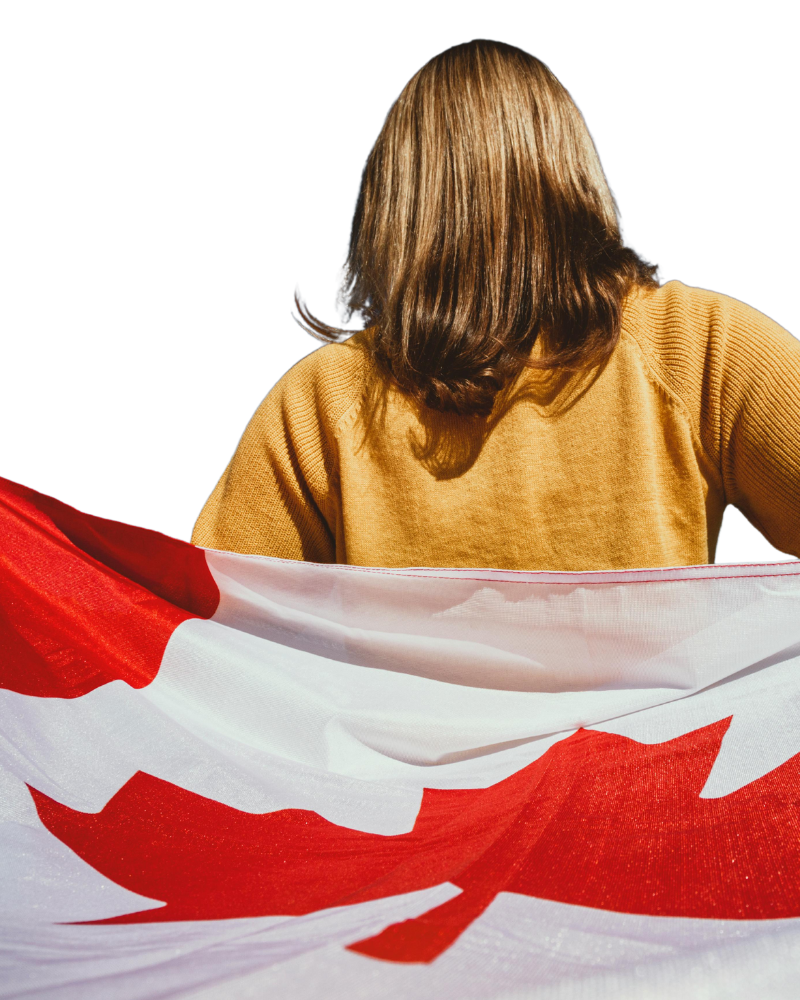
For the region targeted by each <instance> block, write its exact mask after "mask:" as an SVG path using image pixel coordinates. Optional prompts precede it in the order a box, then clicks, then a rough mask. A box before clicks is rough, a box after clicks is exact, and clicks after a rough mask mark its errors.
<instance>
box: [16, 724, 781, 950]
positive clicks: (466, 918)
mask: <svg viewBox="0 0 800 1000" xmlns="http://www.w3.org/2000/svg"><path fill="white" fill-rule="evenodd" d="M729 722H730V720H729V719H725V720H722V721H720V722H717V723H715V724H713V725H711V726H707V727H705V728H703V729H698V730H696V731H695V732H692V733H689V734H687V735H686V736H682V737H680V738H679V739H675V740H671V741H669V742H666V743H660V744H655V745H644V744H641V743H637V742H635V741H634V740H630V739H626V738H625V737H622V736H615V735H610V734H607V733H599V732H593V731H587V730H580V731H578V732H577V733H575V734H573V735H572V736H570V737H569V738H567V739H565V740H562V741H561V742H559V743H556V744H555V745H554V746H553V747H551V748H550V749H549V750H548V751H547V753H546V754H544V756H542V757H541V758H540V759H539V760H537V761H534V762H533V763H532V764H530V765H528V766H527V767H525V768H523V769H522V770H521V771H518V772H517V773H516V774H512V775H511V776H510V777H508V778H506V779H505V780H503V781H500V782H498V783H497V784H495V785H492V786H490V787H488V788H481V789H462V790H438V789H425V791H424V793H423V797H422V803H421V806H420V810H419V814H418V816H417V820H416V822H415V824H414V828H413V830H411V832H409V833H404V834H400V835H397V836H382V835H378V834H372V833H363V832H360V831H358V830H351V829H349V828H347V827H343V826H338V825H336V824H334V823H330V822H328V821H327V820H325V819H323V818H322V817H321V816H319V815H318V814H317V813H315V812H311V811H309V810H305V809H283V810H279V811H277V812H271V813H266V814H260V815H254V814H252V813H246V812H241V811H240V810H238V809H233V808H231V807H230V806H226V805H223V804H221V803H219V802H216V801H214V800H212V799H207V798H204V797H203V796H200V795H196V794H194V793H193V792H189V791H186V790H185V789H182V788H179V787H177V786H175V785H173V784H170V783H169V782H166V781H162V780H160V779H158V778H154V777H152V776H151V775H148V774H145V773H143V772H139V773H137V774H136V775H134V777H133V778H131V780H130V781H129V782H127V784H126V785H124V786H123V787H122V788H121V789H120V791H119V792H118V793H117V794H116V795H115V796H114V797H113V798H112V799H111V800H110V801H109V802H108V804H107V805H106V806H105V808H104V809H103V810H102V811H101V812H99V813H94V814H92V813H81V812H77V811H76V810H73V809H70V808H68V807H67V806H64V805H61V804H60V803H58V802H55V801H54V800H53V799H51V798H48V797H47V796H46V795H43V794H42V793H41V792H38V791H36V790H35V789H31V793H32V795H33V797H34V800H35V802H36V807H37V809H38V811H39V816H40V817H41V819H42V822H43V823H44V824H45V826H46V827H47V828H48V829H49V830H50V831H51V832H52V833H54V834H55V835H56V836H57V837H58V838H59V839H60V840H62V841H63V842H64V843H65V844H67V845H68V846H69V847H70V848H72V850H73V851H75V852H76V853H77V854H79V855H80V856H81V857H82V858H83V859H84V860H85V861H87V862H88V863H89V864H90V865H92V866H93V867H94V868H96V869H97V870H98V871H100V872H102V873H103V874H104V875H106V876H107V877H108V878H110V879H112V880H113V881H115V882H117V883H118V884H119V885H122V886H124V887H125V888H126V889H130V890H132V891H133V892H137V893H140V894H142V895H145V896H149V897H150V898H153V899H159V900H163V901H164V902H165V903H166V906H164V907H163V908H160V909H155V910H146V911H144V912H139V913H132V914H127V915H125V916H122V917H115V918H113V919H112V920H110V921H104V922H106V923H132V922H144V921H168V920H198V919H212V918H225V917H252V916H259V915H267V914H270V915H293V914H304V913H310V912H312V911H315V910H319V909H323V908H326V907H331V906H341V905H345V904H352V903H360V902H364V901H366V900H371V899H377V898H380V897H386V896H392V895H395V894H398V893H405V892H411V891H414V890H419V889H425V888H428V887H430V886H434V885H439V884H441V883H442V882H452V883H454V884H455V885H457V886H459V887H460V888H461V889H462V892H461V894H460V895H459V896H457V897H455V898H453V899H451V900H450V901H449V902H447V903H445V904H444V905H442V906H438V907H437V908H436V909H433V910H430V911H429V912H428V913H425V914H423V915H422V916H420V917H417V918H415V919H413V920H406V921H403V922H402V923H399V924H395V925H393V926H391V927H389V928H387V929H386V930H384V931H383V932H382V933H381V934H378V935H377V936H375V937H373V938H370V939H368V940H365V941H361V942H359V943H358V944H355V945H351V948H353V949H354V950H356V951H359V952H361V953H363V954H366V955H371V956H374V957H377V958H383V959H390V960H393V961H400V962H428V961H431V960H433V959H434V958H435V957H436V956H437V955H439V954H441V952H442V951H444V950H445V949H446V948H448V947H449V946H450V945H451V944H452V943H453V941H454V940H455V939H456V938H457V937H458V936H459V934H461V933H462V932H463V931H464V930H465V928H466V927H468V926H469V924H470V923H471V922H472V921H473V920H474V919H475V918H476V917H477V916H478V915H479V914H480V913H481V912H482V911H483V910H484V909H485V908H486V907H487V906H488V905H489V903H490V902H491V901H492V900H493V899H494V897H495V896H496V895H497V893H498V892H516V893H524V894H526V895H529V896H536V897H539V898H542V899H551V900H557V901H561V902H564V903H573V904H578V905H581V906H591V907H598V908H602V909H608V910H618V911H623V912H627V913H645V914H657V915H662V916H676V917H677V916H680V917H707V918H711V917H714V918H724V919H750V920H752V919H767V918H775V917H795V916H800V837H799V836H798V833H799V832H800V831H798V796H799V795H800V760H799V759H798V758H797V757H795V758H792V759H791V760H790V761H788V762H787V763H785V764H783V765H782V766H781V767H779V768H776V769H775V770H774V771H772V772H770V773H769V774H768V775H766V776H765V777H763V778H760V779H759V780H757V781H754V782H752V783H750V784H749V785H746V786H745V787H744V788H741V789H740V790H738V791H736V792H733V793H732V794H730V795H726V796H724V797H723V798H711V799H704V798H700V795H699V793H700V791H701V789H702V787H703V785H704V783H705V781H706V779H707V777H708V774H709V771H710V769H711V767H712V765H713V762H714V760H715V759H716V756H717V753H718V751H719V747H720V743H721V741H722V737H723V735H724V734H725V731H726V729H727V728H728V724H729Z"/></svg>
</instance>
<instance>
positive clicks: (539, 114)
mask: <svg viewBox="0 0 800 1000" xmlns="http://www.w3.org/2000/svg"><path fill="white" fill-rule="evenodd" d="M654 272H655V268H654V267H652V266H651V265H648V264H646V263H645V262H644V261H642V260H641V259H640V258H639V257H638V256H637V255H636V254H635V253H634V252H633V251H632V250H631V249H629V248H627V247H625V246H623V244H622V241H621V236H620V229H619V223H618V219H617V213H616V207H615V204H614V200H613V197H612V195H611V192H610V191H609V188H608V184H607V182H606V178H605V175H604V174H603V170H602V167H601V165H600V161H599V159H598V156H597V152H596V150H595V147H594V143H593V142H592V138H591V136H590V135H589V132H588V130H587V128H586V124H585V122H584V120H583V117H582V116H581V113H580V111H579V110H578V108H577V107H576V106H575V104H574V103H573V101H572V99H571V97H570V96H569V94H568V93H567V91H566V90H565V89H564V87H563V86H562V85H561V84H560V83H559V81H558V80H557V79H556V77H555V76H554V75H553V74H552V73H551V72H550V70H549V69H548V68H547V67H546V66H545V65H544V63H542V62H540V61H539V60H538V59H536V58H535V57H533V56H531V55H529V54H528V53H526V52H523V51H522V50H521V49H517V48H515V47H513V46H511V45H505V44H503V43H501V42H492V41H472V42H468V43H465V44H463V45H457V46H455V47H454V48H451V49H448V50H447V51H446V52H443V53H441V54H440V55H438V56H436V57H434V58H433V59H431V61H430V62H428V63H427V64H426V65H425V66H423V67H422V69H421V70H419V72H418V73H417V74H416V75H415V76H414V77H412V79H411V80H410V81H409V83H408V84H407V85H406V87H405V88H404V90H403V92H402V93H401V94H400V96H399V98H398V99H397V101H396V102H395V104H394V105H393V107H392V108H391V110H390V111H389V114H388V115H387V118H386V121H385V123H384V125H383V128H382V130H381V133H380V135H379V136H378V139H377V141H376V143H375V146H374V147H373V149H372V151H371V153H370V155H369V158H368V160H367V164H366V167H365V169H364V174H363V177H362V181H361V190H360V192H359V197H358V202H357V205H356V211H355V216H354V219H353V228H352V233H351V239H350V250H349V255H348V260H347V270H346V280H345V287H344V298H345V301H346V302H347V305H348V309H349V312H350V314H352V313H360V314H361V316H362V317H363V319H364V321H365V324H366V325H368V326H371V327H373V328H374V337H373V340H372V344H373V350H374V353H375V360H376V362H377V363H378V365H379V366H380V368H381V369H382V370H383V371H384V372H385V373H386V374H387V375H388V376H389V377H390V379H391V380H392V381H393V382H394V383H395V384H396V385H397V386H398V387H399V388H400V389H401V390H402V391H404V392H405V393H407V394H408V395H410V396H412V397H413V398H414V399H416V400H417V401H418V402H419V403H421V404H423V405H425V406H428V407H431V408H433V409H437V410H450V411H455V412H458V413H463V414H487V413H489V412H490V411H491V409H492V405H493V403H494V399H495V396H496V395H497V393H498V392H499V391H500V390H501V389H502V388H503V387H505V386H506V385H507V384H508V383H509V382H510V381H511V380H512V379H513V378H515V377H516V376H517V375H518V374H519V372H520V371H521V370H522V368H523V367H524V366H525V365H532V366H535V367H543V368H557V367H561V368H567V369H579V368H585V367H590V366H592V365H595V364H597V363H599V362H600V361H602V360H603V359H604V358H606V357H607V356H608V355H609V354H610V353H611V351H613V349H614V346H615V344H616V343H617V340H618V338H619V327H620V318H621V309H622V302H623V300H624V297H625V295H626V294H627V292H628V291H629V290H630V288H631V286H632V285H633V284H637V283H638V284H655V279H654V277H653V275H654ZM300 311H301V315H302V317H303V319H304V320H305V322H306V325H307V328H308V329H309V330H310V332H313V333H315V334H316V335H317V336H320V337H322V338H323V339H331V340H332V339H339V338H340V337H341V336H342V335H343V334H344V331H340V330H337V329H336V328H334V327H331V326H328V325H327V324H324V323H322V322H320V321H319V320H317V319H316V318H315V317H314V316H312V315H311V314H310V313H309V312H308V311H307V310H306V309H305V308H304V307H302V306H300ZM537 341H538V342H539V350H538V351H537V352H536V359H535V360H534V359H533V358H532V356H531V351H532V349H533V347H534V344H536V343H537Z"/></svg>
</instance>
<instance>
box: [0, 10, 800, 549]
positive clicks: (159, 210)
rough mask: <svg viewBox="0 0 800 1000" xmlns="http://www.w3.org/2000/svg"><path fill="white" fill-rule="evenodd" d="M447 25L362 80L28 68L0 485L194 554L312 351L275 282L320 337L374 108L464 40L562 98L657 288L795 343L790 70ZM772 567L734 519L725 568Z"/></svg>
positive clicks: (16, 134) (771, 59) (720, 48)
mask: <svg viewBox="0 0 800 1000" xmlns="http://www.w3.org/2000/svg"><path fill="white" fill-rule="evenodd" d="M465 27H466V30H459V31H455V32H451V33H448V34H445V33H436V32H430V33H428V34H425V33H422V34H420V33H417V34H416V35H414V36H412V35H408V36H407V37H401V40H400V41H401V43H398V44H396V45H395V47H387V46H386V44H385V42H384V41H382V42H381V44H380V46H379V47H378V49H377V51H374V52H371V51H370V50H369V47H368V46H366V47H364V49H363V55H362V56H360V57H359V58H342V57H341V56H338V57H336V58H334V50H335V48H336V47H335V46H331V45H330V39H329V38H327V37H325V33H324V32H321V33H320V35H319V37H318V39H317V40H316V41H315V40H314V39H313V38H311V39H304V40H303V42H302V45H300V46H299V47H296V46H288V47H278V48H276V47H275V45H274V44H273V45H267V46H266V48H264V47H262V46H259V45H257V44H252V43H251V42H250V41H248V39H247V37H246V34H247V33H246V32H244V33H240V34H238V35H237V34H236V33H235V32H234V33H229V34H228V35H227V36H225V37H224V39H223V40H215V38H214V37H211V36H213V32H211V33H210V36H209V37H207V38H206V39H205V40H204V44H203V45H195V46H194V47H193V46H192V44H190V43H189V42H187V43H186V44H183V45H182V46H177V47H175V46H170V45H169V44H168V42H169V39H166V41H164V42H163V44H161V43H158V42H155V41H152V40H151V41H149V42H145V43H143V45H142V47H141V48H135V47H128V48H126V47H124V46H121V47H117V48H114V46H109V47H108V48H107V49H105V50H97V51H94V50H93V51H92V52H91V53H88V52H87V53H84V55H85V56H86V58H84V59H77V60H74V61H73V60H67V61H64V62H63V64H61V65H60V66H59V71H58V72H55V71H53V69H52V66H53V64H52V63H50V62H48V61H47V59H46V58H45V56H43V55H42V56H40V57H39V59H38V61H37V59H35V58H34V59H33V61H32V64H31V65H30V66H29V67H28V74H27V76H26V77H25V79H24V80H22V81H21V83H20V87H19V89H18V92H17V103H16V112H17V114H16V117H15V120H14V121H12V122H11V124H10V126H9V131H10V133H11V142H10V145H9V148H10V149H11V153H10V154H9V157H10V163H11V167H12V173H13V176H14V182H13V183H12V184H11V185H10V186H9V189H8V191H9V193H8V200H7V208H8V212H7V216H8V218H9V220H10V221H9V226H8V229H7V232H8V233H9V246H10V263H9V265H8V270H7V278H8V279H9V281H8V286H7V292H6V296H7V298H6V302H7V309H6V351H5V366H4V368H5V372H4V392H3V397H2V398H3V412H2V417H3V426H4V434H3V442H4V443H3V452H2V465H1V466H0V474H3V475H5V476H8V477H10V478H12V479H16V480H18V481H21V482H24V483H27V484H29V485H30V486H32V487H34V488H36V489H38V490H41V491H44V492H47V493H51V494H53V495H55V496H57V497H60V498H62V499H63V500H65V501H67V502H68V503H71V504H73V505H75V506H77V507H80V508H82V509H84V510H88V511H92V512H95V513H97V514H101V515H103V516H106V517H113V518H119V519H121V520H125V521H130V522H133V523H135V524H141V525H146V526H148V527H152V528H157V529H159V530H161V531H165V532H167V533H169V534H172V535H176V536H178V537H182V538H188V537H189V534H190V532H191V527H192V523H193V521H194V518H195V516H196V514H197V511H198V510H199V508H200V507H201V505H202V504H203V501H204V500H205V498H206V496H207V495H208V493H209V491H210V490H211V488H212V486H213V485H214V482H215V480H216V479H217V477H218V476H219V474H220V472H221V471H222V468H223V466H224V465H225V463H226V461H227V459H228V457H229V456H230V454H231V451H232V450H233V448H234V446H235V444H236V441H237V439H238V437H239V434H240V433H241V431H242V428H243V426H244V424H245V423H246V422H247V420H248V419H249V417H250V415H251V413H252V412H253V410H254V409H255V407H256V406H257V404H258V403H259V401H260V400H261V399H262V398H263V396H264V395H265V394H266V392H267V391H268V390H269V388H270V387H271V386H272V384H273V383H274V382H275V381H276V379H278V378H279V377H280V376H281V375H282V374H283V372H284V371H286V369H287V368H288V367H290V366H291V365H292V364H293V363H294V362H295V361H296V360H298V359H299V358H300V357H302V356H303V355H305V354H307V353H308V352H309V351H311V350H314V349H315V347H316V344H315V342H314V341H313V340H311V339H310V338H309V337H307V336H306V335H305V334H304V333H303V332H302V331H301V330H300V329H298V327H297V326H295V325H294V323H293V322H292V321H291V319H290V316H289V308H290V306H291V304H292V290H293V287H294V284H295V282H299V283H300V287H301V290H302V293H303V296H304V297H305V298H306V299H307V301H308V304H309V307H310V308H311V309H312V310H313V311H314V312H316V313H317V315H319V316H320V317H322V318H323V319H325V320H327V321H328V322H333V323H336V322H337V317H336V315H335V314H334V313H333V309H332V303H333V297H334V293H335V280H334V278H335V273H336V270H337V268H338V267H339V265H340V263H341V256H342V252H343V250H344V247H345V242H346V240H347V235H348V229H349V223H350V215H351V211H352V204H353V198H354V195H355V191H356V185H357V183H358V179H359V174H360V171H361V168H362V165H363V162H364V159H365V157H366V155H367V153H368V151H369V148H370V145H371V143H372V141H373V139H374V138H375V135H376V133H377V131H378V129H379V128H380V125H381V122H382V119H383V116H384V115H385V113H386V110H387V108H388V106H389V104H390V102H391V101H392V100H393V99H394V97H395V96H396V95H397V93H398V92H399V91H400V89H401V88H402V86H403V84H404V83H405V81H406V80H407V79H408V77H409V76H410V75H411V73H413V72H414V70H415V69H416V68H417V67H418V66H419V65H420V64H421V63H422V62H424V61H425V60H426V59H427V58H429V57H430V56H432V55H433V54H435V53H436V52H437V51H439V50H441V49H442V48H444V47H445V46H447V45H450V44H453V43H455V42H458V41H460V40H462V39H468V38H471V37H474V36H475V35H477V34H485V35H487V36H489V37H496V38H501V39H503V40H506V41H509V42H512V43H515V44H518V45H521V46H523V47H525V48H528V49H529V50H530V51H532V52H534V53H535V54H536V55H538V56H539V57H540V58H542V59H543V60H544V61H545V62H547V63H548V65H549V66H550V67H551V68H552V69H553V71H554V72H555V73H556V75H557V76H558V77H559V79H560V80H561V81H562V82H563V83H564V85H565V86H566V87H567V88H568V89H569V90H570V91H571V93H572V94H573V95H574V97H575V99H576V100H577V102H578V104H579V105H580V107H581V108H582V110H583V112H584V114H585V116H586V118H587V121H588V123H589V127H590V128H591V129H592V131H593V132H594V134H595V136H596V140H597V144H598V147H599V150H600V155H601V157H602V159H603V163H604V166H605V169H606V172H607V173H608V175H609V178H610V180H611V184H612V187H613V188H614V191H615V192H616V195H617V197H618V198H619V201H620V205H621V209H622V214H623V218H624V223H625V229H626V233H627V236H628V238H629V239H630V240H631V242H632V243H633V244H634V246H636V248H637V249H639V250H641V251H642V252H643V253H645V254H646V255H647V256H648V257H650V258H651V259H652V260H654V261H657V262H660V263H661V264H662V265H663V268H664V275H665V277H666V278H667V279H670V278H679V279H681V280H682V281H684V282H686V283H688V284H693V285H698V286H702V287H705V288H712V289H715V290H719V291H722V292H725V293H726V294H729V295H734V296H736V297H737V298H740V299H742V300H744V301H745V302H748V303H750V304H751V305H754V306H755V307H756V308H758V309H761V310H762V311H763V312H764V313H766V314H767V315H769V316H771V317H772V318H773V319H775V320H777V321H778V322H779V323H781V324H782V325H783V326H785V327H786V328H787V329H789V330H792V331H793V332H794V331H797V330H798V328H800V324H799V323H798V321H797V306H796V302H797V298H796V290H795V286H794V282H793V280H792V279H793V277H794V253H793V242H794V238H793V237H791V235H790V237H789V238H790V240H791V242H790V243H789V244H787V245H786V246H785V248H784V240H785V239H786V236H785V234H786V233H789V234H791V233H792V232H793V231H794V230H795V229H796V208H795V200H794V198H793V196H792V195H791V192H793V191H794V186H795V185H794V182H795V173H796V166H795V161H794V157H793V154H791V153H790V151H789V146H790V143H791V139H792V132H793V130H792V129H790V128H789V127H788V124H787V119H788V115H789V108H790V107H793V106H794V98H793V96H792V95H793V93H794V90H793V88H794V86H795V84H794V78H793V76H792V70H791V61H789V60H783V59H781V58H780V55H779V54H778V55H777V56H776V51H775V48H774V46H773V47H772V48H769V49H766V50H763V51H759V50H758V48H756V50H755V51H751V52H749V53H748V54H747V58H746V60H744V59H743V57H742V55H741V53H740V52H739V51H737V50H735V49H732V48H731V47H730V46H728V45H717V44H714V37H715V36H714V35H713V34H712V33H711V32H709V35H708V37H707V38H702V37H698V36H697V35H695V36H693V38H692V39H689V38H687V37H684V36H682V35H676V36H675V40H674V43H673V44H665V45H664V47H663V48H659V47H654V46H653V45H650V44H647V45H631V46H626V49H625V52H624V58H623V57H619V58H618V57H612V56H610V55H609V51H608V48H607V46H600V47H599V51H598V52H597V53H596V54H594V55H593V54H592V53H591V52H590V50H589V49H587V48H586V47H576V46H575V45H573V44H571V42H570V41H569V40H568V39H567V38H565V35H564V34H563V33H555V32H549V33H548V32H545V33H543V32H541V31H536V32H531V31H529V30H528V29H527V28H526V27H525V26H524V25H515V26H511V25H509V24H508V23H504V24H503V25H502V26H497V27H494V26H493V30H489V27H487V26H486V25H485V24H476V25H474V26H470V25H469V24H467V25H466V26H465ZM154 37H155V36H154ZM787 193H788V194H787ZM610 418H613V415H611V417H610ZM783 558H786V556H785V555H784V554H783V553H779V552H776V551H775V550H774V549H772V548H771V546H769V545H768V544H767V543H766V541H765V540H764V539H763V538H762V537H761V536H760V535H759V534H758V533H757V532H756V531H755V530H754V529H752V528H751V527H750V526H749V525H748V524H747V522H746V521H744V519H743V518H742V517H741V516H740V515H738V514H737V512H736V511H735V510H733V509H732V508H731V509H729V510H728V512H727V515H726V521H725V528H724V531H723V536H722V539H721V541H720V546H719V551H718V554H717V560H718V561H719V562H733V561H738V560H755V559H783Z"/></svg>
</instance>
